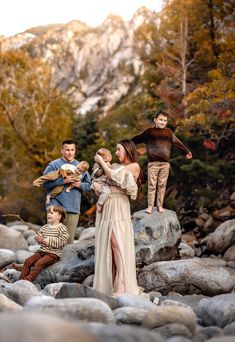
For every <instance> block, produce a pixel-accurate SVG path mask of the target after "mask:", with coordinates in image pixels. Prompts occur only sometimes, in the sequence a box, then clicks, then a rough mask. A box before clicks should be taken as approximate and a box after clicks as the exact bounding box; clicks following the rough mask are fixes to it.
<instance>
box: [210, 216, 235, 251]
mask: <svg viewBox="0 0 235 342" xmlns="http://www.w3.org/2000/svg"><path fill="white" fill-rule="evenodd" d="M234 244H235V219H233V220H227V221H225V222H223V223H222V224H221V225H220V226H219V227H217V228H216V230H215V231H214V233H212V234H211V235H210V236H209V238H208V242H207V247H208V250H209V251H211V252H213V253H216V254H219V253H220V254H221V253H224V252H225V251H226V250H227V249H228V248H229V247H230V246H233V245H234Z"/></svg>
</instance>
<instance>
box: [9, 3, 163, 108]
mask: <svg viewBox="0 0 235 342" xmlns="http://www.w3.org/2000/svg"><path fill="white" fill-rule="evenodd" d="M157 21H158V15H157V14H156V13H153V12H151V11H150V10H148V9H146V8H144V7H143V8H140V9H139V10H138V11H137V12H136V13H135V14H134V16H133V17H132V19H131V20H130V21H127V22H126V21H124V20H123V19H122V18H121V17H118V16H112V15H110V16H109V17H107V19H106V20H105V21H104V22H103V23H102V25H100V26H99V27H97V28H91V27H89V26H87V25H86V24H84V23H82V22H79V21H76V20H74V21H71V22H69V23H68V24H66V25H62V24H58V25H56V24H55V25H49V26H46V27H37V28H32V29H29V30H27V31H26V32H23V33H20V34H17V35H15V36H12V37H10V38H5V39H4V40H3V42H2V50H3V51H6V50H9V49H19V48H23V47H24V48H26V49H27V50H28V51H29V53H30V55H31V56H33V57H41V58H42V59H43V60H44V61H45V63H46V64H47V65H50V66H51V68H52V72H53V86H56V87H59V88H60V89H62V90H63V91H65V92H66V93H67V94H69V97H70V98H71V100H72V101H73V103H74V106H75V112H76V113H77V114H85V113H87V112H89V111H95V110H97V109H100V110H101V112H102V113H106V112H107V111H108V110H109V109H110V108H112V107H113V106H114V105H115V104H116V103H117V102H118V101H119V100H120V99H121V98H122V97H123V96H125V95H127V94H128V92H129V91H130V89H133V88H135V86H136V79H137V78H138V76H139V75H140V74H141V72H142V71H143V64H142V62H141V60H140V58H139V56H138V53H137V52H136V49H135V41H134V32H135V30H136V29H137V28H138V27H139V26H140V25H142V24H143V23H154V24H157ZM146 48H147V47H146ZM136 88H137V87H136ZM138 90H139V89H138V88H137V89H136V91H138Z"/></svg>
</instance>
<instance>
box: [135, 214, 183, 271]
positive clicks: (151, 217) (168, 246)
mask: <svg viewBox="0 0 235 342" xmlns="http://www.w3.org/2000/svg"><path fill="white" fill-rule="evenodd" d="M132 223H133V227H134V231H135V244H136V261H137V264H145V265H146V264H147V265H148V264H151V263H153V262H155V261H160V260H169V259H172V258H174V257H175V256H176V255H177V247H178V245H179V243H180V239H181V227H180V223H179V220H178V218H177V215H176V213H175V212H174V211H171V210H165V212H164V213H161V214H160V213H159V212H158V211H157V210H156V209H154V210H153V212H152V214H147V213H146V212H145V211H144V210H140V211H138V212H136V213H134V214H133V218H132Z"/></svg>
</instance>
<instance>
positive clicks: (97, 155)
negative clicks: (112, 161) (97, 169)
mask: <svg viewBox="0 0 235 342" xmlns="http://www.w3.org/2000/svg"><path fill="white" fill-rule="evenodd" d="M94 160H95V161H96V162H97V163H99V164H101V163H102V161H103V158H102V157H101V156H100V155H99V154H96V155H95V157H94Z"/></svg>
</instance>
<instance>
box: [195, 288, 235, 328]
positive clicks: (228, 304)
mask: <svg viewBox="0 0 235 342" xmlns="http://www.w3.org/2000/svg"><path fill="white" fill-rule="evenodd" d="M197 315H198V316H199V318H200V319H201V322H202V324H203V325H205V326H208V325H216V326H218V327H221V328H223V327H224V326H226V325H227V324H229V323H232V322H233V321H235V293H227V294H221V295H218V296H215V297H212V298H208V299H202V300H201V301H200V303H199V305H198V310H197Z"/></svg>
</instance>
